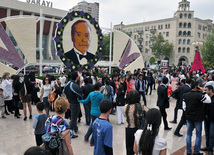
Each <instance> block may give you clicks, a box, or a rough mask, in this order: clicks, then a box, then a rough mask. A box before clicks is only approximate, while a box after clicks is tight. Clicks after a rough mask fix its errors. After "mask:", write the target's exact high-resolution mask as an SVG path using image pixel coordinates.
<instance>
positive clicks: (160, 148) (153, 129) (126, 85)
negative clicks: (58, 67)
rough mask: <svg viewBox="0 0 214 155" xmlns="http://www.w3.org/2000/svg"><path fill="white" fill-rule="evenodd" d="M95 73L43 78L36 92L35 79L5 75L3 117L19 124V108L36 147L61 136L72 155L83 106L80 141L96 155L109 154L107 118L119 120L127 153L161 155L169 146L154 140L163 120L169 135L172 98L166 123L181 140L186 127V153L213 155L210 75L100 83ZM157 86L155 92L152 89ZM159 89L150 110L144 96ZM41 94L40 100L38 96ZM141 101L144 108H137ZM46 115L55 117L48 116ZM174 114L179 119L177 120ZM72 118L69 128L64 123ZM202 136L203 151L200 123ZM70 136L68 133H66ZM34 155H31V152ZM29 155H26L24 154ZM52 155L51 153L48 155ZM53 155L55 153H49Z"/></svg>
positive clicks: (0, 92) (118, 73) (172, 72)
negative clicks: (49, 136)
mask: <svg viewBox="0 0 214 155" xmlns="http://www.w3.org/2000/svg"><path fill="white" fill-rule="evenodd" d="M96 75H97V73H96V72H94V73H93V74H91V73H90V72H88V71H86V72H75V71H74V72H72V73H69V74H68V75H67V77H66V76H65V75H64V74H63V73H61V75H60V77H59V78H57V79H55V78H54V77H53V76H50V75H47V76H46V77H44V79H43V85H42V86H39V85H38V83H36V81H35V76H32V75H31V74H30V75H25V76H24V80H23V82H20V81H21V80H20V77H19V75H15V76H13V77H12V79H13V80H12V82H11V80H10V74H9V73H4V74H3V76H2V83H1V85H2V89H0V110H1V117H2V118H3V119H5V118H6V116H5V115H10V114H14V116H15V117H16V118H20V116H21V114H20V110H19V103H20V101H21V102H22V104H23V115H24V121H26V120H27V116H28V115H27V106H28V112H29V119H32V118H33V119H34V120H33V125H32V126H33V128H34V129H35V139H36V144H37V146H41V145H42V143H43V142H44V139H43V135H44V134H46V133H52V132H56V131H57V132H60V133H62V135H65V136H64V139H65V144H66V146H67V148H68V152H69V154H73V151H72V146H71V144H70V138H77V137H78V130H79V129H78V123H77V122H78V121H81V117H82V112H81V106H80V105H81V104H83V107H84V114H85V125H86V126H88V131H87V133H86V134H85V136H84V141H85V142H88V141H89V138H90V136H91V138H90V146H94V154H96V155H102V154H113V143H112V141H113V139H112V136H113V135H112V132H113V131H112V125H111V124H110V115H115V114H117V124H118V125H120V124H124V123H125V124H126V125H125V139H126V153H127V155H133V154H146V155H147V154H148V155H152V154H153V155H156V154H161V155H164V154H166V152H167V142H166V140H165V139H164V138H162V137H161V136H159V135H158V132H159V128H160V125H161V119H163V124H164V130H166V131H167V130H168V131H169V130H171V129H172V128H171V127H170V125H169V123H168V121H167V112H166V109H167V108H169V106H170V101H171V100H172V98H174V99H176V100H177V101H176V106H175V108H174V118H173V120H171V121H170V123H174V124H177V123H178V126H177V127H176V129H175V131H174V135H175V136H178V137H182V136H183V135H182V134H181V133H180V129H181V128H182V126H183V125H185V124H186V125H187V134H186V146H187V148H186V153H187V154H192V153H194V154H202V153H200V150H202V151H208V153H209V155H211V154H213V146H214V75H213V74H208V73H202V72H201V71H200V70H199V71H198V72H195V71H193V72H189V70H188V69H186V70H182V69H180V68H178V69H168V70H164V71H163V70H160V71H154V70H148V69H147V68H143V69H136V70H135V71H134V72H133V73H131V72H130V71H127V72H125V71H124V70H119V69H118V70H114V71H113V73H112V75H111V77H110V76H109V74H108V73H107V72H105V73H104V76H103V77H102V78H98V77H97V76H96ZM157 85H158V87H156V86H157ZM156 88H157V108H151V109H148V107H150V103H148V102H147V99H146V97H147V95H152V92H153V91H154V90H156ZM40 90H41V92H40V97H38V95H37V92H39V91H40ZM141 100H142V101H143V104H141ZM33 103H35V104H36V107H37V111H38V115H36V116H35V117H32V107H31V104H33ZM43 109H44V110H45V113H44V112H43ZM50 110H52V111H55V114H54V115H52V116H50V112H49V111H50ZM178 110H182V116H181V118H180V119H179V118H178ZM64 116H66V118H70V122H69V123H68V122H67V121H66V120H65V119H64ZM203 122H204V126H205V134H206V147H205V148H201V142H202V138H201V137H202V123H203ZM194 128H195V129H196V143H195V147H194V152H192V143H191V139H192V131H193V129H194ZM68 131H70V132H69V133H68ZM32 150H35V148H34V149H32ZM28 151H29V150H28ZM49 152H50V150H49ZM52 154H53V152H52Z"/></svg>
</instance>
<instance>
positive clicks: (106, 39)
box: [101, 33, 113, 60]
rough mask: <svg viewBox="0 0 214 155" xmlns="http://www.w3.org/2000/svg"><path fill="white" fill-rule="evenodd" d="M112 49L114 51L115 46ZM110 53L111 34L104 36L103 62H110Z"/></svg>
mask: <svg viewBox="0 0 214 155" xmlns="http://www.w3.org/2000/svg"><path fill="white" fill-rule="evenodd" d="M112 40H113V34H112ZM112 44H113V42H112ZM112 49H113V46H112ZM109 51H110V33H108V34H106V35H103V51H102V56H101V60H109ZM112 51H113V50H112ZM112 56H113V55H112Z"/></svg>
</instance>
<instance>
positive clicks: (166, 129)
mask: <svg viewBox="0 0 214 155" xmlns="http://www.w3.org/2000/svg"><path fill="white" fill-rule="evenodd" d="M171 129H172V128H169V127H167V128H164V130H171Z"/></svg>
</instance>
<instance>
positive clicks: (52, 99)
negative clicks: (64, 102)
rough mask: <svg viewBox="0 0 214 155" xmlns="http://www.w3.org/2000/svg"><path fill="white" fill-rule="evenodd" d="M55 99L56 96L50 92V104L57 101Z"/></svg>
mask: <svg viewBox="0 0 214 155" xmlns="http://www.w3.org/2000/svg"><path fill="white" fill-rule="evenodd" d="M55 97H56V94H55V93H51V92H50V93H49V94H48V101H49V102H53V101H54V99H55Z"/></svg>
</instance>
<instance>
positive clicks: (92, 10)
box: [69, 0, 99, 23]
mask: <svg viewBox="0 0 214 155" xmlns="http://www.w3.org/2000/svg"><path fill="white" fill-rule="evenodd" d="M69 11H70V12H71V11H84V12H87V13H89V14H90V15H91V16H92V17H94V18H95V20H96V21H97V22H98V23H99V3H96V2H95V3H88V2H86V1H84V0H83V1H81V2H79V3H78V4H77V5H76V6H74V7H73V8H71V9H70V10H69Z"/></svg>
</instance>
